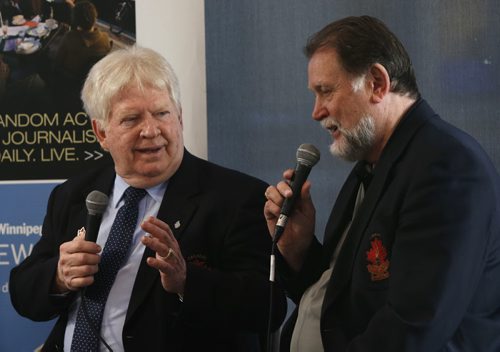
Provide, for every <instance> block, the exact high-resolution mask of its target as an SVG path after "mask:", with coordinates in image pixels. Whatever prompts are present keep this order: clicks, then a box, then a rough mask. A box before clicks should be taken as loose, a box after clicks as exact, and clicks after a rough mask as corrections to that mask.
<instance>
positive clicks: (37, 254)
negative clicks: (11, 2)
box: [9, 186, 74, 321]
mask: <svg viewBox="0 0 500 352" xmlns="http://www.w3.org/2000/svg"><path fill="white" fill-rule="evenodd" d="M58 190H59V186H58V187H56V188H55V189H54V190H53V191H52V193H51V195H50V198H49V201H48V207H47V214H46V216H45V219H44V222H43V227H42V236H41V238H40V240H39V241H38V242H37V243H36V244H35V246H34V247H33V250H32V253H31V254H30V255H29V256H28V257H27V258H26V259H25V260H24V261H23V262H22V263H21V264H19V265H18V266H16V267H14V268H13V269H12V270H11V273H10V280H9V290H10V298H11V301H12V305H13V306H14V308H15V309H16V311H17V312H18V313H19V314H20V315H22V316H24V317H27V318H29V319H31V320H34V321H47V320H50V319H53V318H55V317H56V316H58V315H59V314H60V313H61V312H62V311H64V310H65V309H66V308H67V307H68V306H69V304H70V303H71V302H72V300H73V298H74V294H67V295H54V294H51V288H52V284H53V280H54V277H55V274H56V270H57V263H58V260H59V245H60V244H61V243H62V242H61V240H60V239H59V238H58V233H59V231H58V228H60V224H61V221H62V220H61V219H64V218H65V215H64V214H63V213H64V211H63V209H64V208H57V209H60V211H58V210H57V209H56V207H55V203H56V201H55V199H56V198H57V194H58Z"/></svg>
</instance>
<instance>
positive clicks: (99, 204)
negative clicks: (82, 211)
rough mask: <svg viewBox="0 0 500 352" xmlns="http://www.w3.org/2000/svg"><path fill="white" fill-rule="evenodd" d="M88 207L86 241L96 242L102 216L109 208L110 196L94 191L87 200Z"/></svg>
mask: <svg viewBox="0 0 500 352" xmlns="http://www.w3.org/2000/svg"><path fill="white" fill-rule="evenodd" d="M85 205H86V206H87V212H88V214H87V226H85V240H86V241H92V242H95V241H96V240H97V234H98V233H99V226H101V219H102V214H103V213H104V211H105V210H106V207H107V206H108V196H107V195H105V194H104V193H102V192H99V191H92V192H90V193H89V195H88V196H87V198H86V199H85Z"/></svg>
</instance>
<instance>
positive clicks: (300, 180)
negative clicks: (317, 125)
mask: <svg viewBox="0 0 500 352" xmlns="http://www.w3.org/2000/svg"><path fill="white" fill-rule="evenodd" d="M319 157H320V153H319V150H318V149H316V147H315V146H313V145H312V144H307V143H304V144H301V145H300V146H299V148H298V149H297V164H296V165H295V170H294V173H293V177H292V180H291V183H290V187H291V188H292V196H291V197H290V198H286V199H285V201H284V202H283V205H282V206H281V212H280V216H279V218H278V222H277V223H276V228H275V229H274V236H273V242H278V240H279V238H280V236H281V234H282V233H283V231H284V229H285V226H286V223H287V221H288V217H289V216H290V213H291V212H292V210H293V206H294V204H295V201H296V200H297V198H299V197H300V191H301V190H302V186H303V185H304V182H306V179H307V176H309V173H310V172H311V168H312V167H313V166H314V165H316V163H317V162H318V161H319Z"/></svg>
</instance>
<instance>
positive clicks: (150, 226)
mask: <svg viewBox="0 0 500 352" xmlns="http://www.w3.org/2000/svg"><path fill="white" fill-rule="evenodd" d="M141 227H142V229H143V230H144V231H146V233H147V234H148V235H146V236H144V237H142V239H141V241H142V243H143V244H144V245H145V246H147V247H148V248H150V249H152V250H153V251H155V252H156V257H155V258H153V257H149V258H148V260H147V263H148V265H149V266H150V267H152V268H155V269H157V270H158V271H159V272H160V277H161V283H162V285H163V288H164V289H165V291H167V292H171V293H177V294H179V295H181V296H182V295H183V294H184V286H185V285H186V261H185V260H184V258H183V256H182V253H181V249H180V248H179V244H178V243H177V240H176V239H175V237H174V234H173V233H172V230H171V229H170V226H168V225H167V224H166V223H164V222H163V221H161V220H159V219H157V218H155V217H152V216H151V217H149V219H147V220H145V221H144V222H143V223H142V224H141Z"/></svg>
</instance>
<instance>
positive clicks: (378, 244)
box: [366, 238, 387, 264]
mask: <svg viewBox="0 0 500 352" xmlns="http://www.w3.org/2000/svg"><path fill="white" fill-rule="evenodd" d="M371 245H372V246H371V248H370V250H369V251H367V252H366V259H367V260H368V261H369V262H370V263H373V264H378V263H381V262H384V261H385V260H386V258H387V250H386V249H385V247H384V245H383V244H382V241H381V240H380V239H379V238H374V239H373V240H372V241H371Z"/></svg>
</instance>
